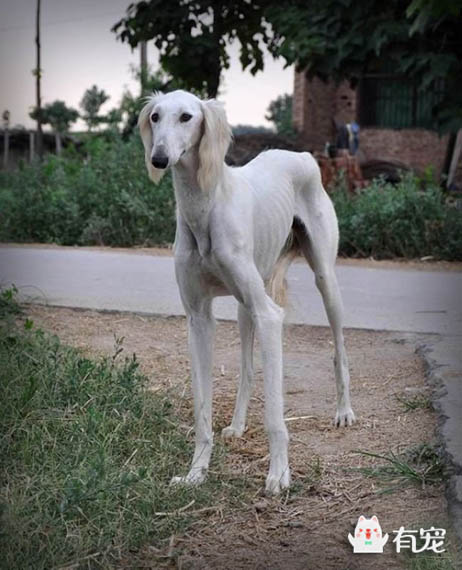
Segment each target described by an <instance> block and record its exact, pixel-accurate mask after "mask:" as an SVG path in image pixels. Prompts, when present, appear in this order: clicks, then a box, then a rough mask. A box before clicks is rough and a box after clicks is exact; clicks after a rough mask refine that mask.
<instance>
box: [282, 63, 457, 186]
mask: <svg viewBox="0 0 462 570" xmlns="http://www.w3.org/2000/svg"><path fill="white" fill-rule="evenodd" d="M438 96H439V95H438V93H437V92H436V93H432V94H430V96H429V95H428V94H427V95H426V96H425V97H426V98H425V99H422V97H421V96H420V94H419V92H418V90H417V89H416V86H415V85H413V84H412V83H411V82H406V80H405V79H404V80H403V78H402V77H401V78H397V77H393V76H391V75H388V76H386V75H385V76H384V75H382V76H376V77H373V76H371V77H368V78H366V80H364V81H362V82H360V84H359V86H358V87H357V88H356V89H351V87H350V86H349V84H348V83H347V82H345V83H341V84H340V85H336V84H335V83H334V82H329V83H325V82H323V81H322V80H320V79H318V78H314V79H308V78H307V77H306V76H305V74H304V73H303V72H301V73H295V84H294V99H293V121H294V126H295V128H296V129H297V131H298V132H299V134H300V136H301V138H302V139H303V142H304V144H305V145H306V146H307V148H308V149H309V150H311V151H322V150H323V149H324V147H325V143H326V142H331V143H334V142H335V140H336V129H335V124H334V120H335V121H337V122H338V123H350V122H352V121H356V122H357V123H359V125H360V127H361V130H360V134H359V141H360V142H359V147H360V153H359V158H360V162H364V161H368V160H375V159H378V160H385V161H392V162H399V163H404V164H405V165H406V166H409V167H411V168H413V169H414V170H416V171H417V172H419V173H421V172H423V170H424V169H425V168H426V167H427V166H428V165H429V164H431V165H433V168H434V172H435V174H436V175H437V176H439V175H440V174H441V172H442V170H443V168H444V166H445V161H446V153H447V147H448V138H449V137H448V135H444V136H439V135H438V133H437V132H436V131H435V130H432V128H431V121H432V118H431V107H432V105H433V103H434V98H435V97H438ZM457 178H459V176H458V177H457Z"/></svg>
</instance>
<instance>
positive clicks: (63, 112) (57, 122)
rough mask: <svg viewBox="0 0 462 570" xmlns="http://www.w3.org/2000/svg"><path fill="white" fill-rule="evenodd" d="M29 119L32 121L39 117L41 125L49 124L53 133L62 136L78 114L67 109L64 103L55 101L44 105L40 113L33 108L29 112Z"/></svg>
mask: <svg viewBox="0 0 462 570" xmlns="http://www.w3.org/2000/svg"><path fill="white" fill-rule="evenodd" d="M30 117H31V119H34V121H36V120H38V118H39V117H40V119H41V123H42V124H49V125H51V127H52V129H53V130H54V131H55V132H57V133H61V134H64V133H67V131H68V130H69V129H70V126H71V124H72V123H75V121H76V120H77V119H78V118H79V112H78V111H76V109H73V108H72V107H68V106H67V105H66V103H65V102H64V101H59V100H56V101H53V103H49V104H48V105H45V107H43V108H42V109H41V110H40V112H39V111H38V109H37V108H35V107H34V109H32V111H31V112H30Z"/></svg>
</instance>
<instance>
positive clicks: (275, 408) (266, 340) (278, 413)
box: [252, 295, 290, 495]
mask: <svg viewBox="0 0 462 570" xmlns="http://www.w3.org/2000/svg"><path fill="white" fill-rule="evenodd" d="M252 316H253V319H254V322H255V325H256V329H257V335H258V338H259V340H260V346H261V353H262V363H263V379H264V390H265V424H266V429H267V432H268V438H269V447H270V467H269V473H268V476H267V478H266V492H267V493H268V494H270V495H273V494H278V493H279V492H280V491H281V489H285V488H287V487H289V485H290V470H289V461H288V453H287V448H288V441H289V436H288V433H287V428H286V425H285V422H284V398H283V372H282V324H283V319H284V311H283V309H281V307H279V306H278V305H276V303H274V302H273V301H272V299H270V298H269V297H268V296H266V295H265V297H264V298H263V303H257V304H256V306H255V307H253V310H252Z"/></svg>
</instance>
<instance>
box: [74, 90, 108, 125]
mask: <svg viewBox="0 0 462 570" xmlns="http://www.w3.org/2000/svg"><path fill="white" fill-rule="evenodd" d="M108 99H109V95H108V94H107V93H105V91H104V90H103V89H98V87H97V86H96V85H93V86H92V87H90V89H87V90H86V91H85V93H84V94H83V97H82V100H81V101H80V108H81V109H82V111H83V114H82V119H83V120H84V121H85V122H86V123H87V126H88V130H89V131H91V130H92V128H94V127H96V126H97V125H98V124H99V123H101V122H102V118H101V117H100V116H99V115H98V113H99V111H100V109H101V106H102V105H103V104H104V103H105V102H106V101H107V100H108Z"/></svg>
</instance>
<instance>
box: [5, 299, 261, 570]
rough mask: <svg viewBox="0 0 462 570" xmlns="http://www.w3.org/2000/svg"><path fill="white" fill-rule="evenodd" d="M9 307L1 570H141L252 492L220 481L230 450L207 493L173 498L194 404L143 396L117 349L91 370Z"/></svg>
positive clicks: (184, 492)
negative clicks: (216, 510)
mask: <svg viewBox="0 0 462 570" xmlns="http://www.w3.org/2000/svg"><path fill="white" fill-rule="evenodd" d="M11 295H12V294H10V293H3V295H2V299H3V301H5V302H4V303H3V305H0V306H3V310H2V313H1V321H0V323H1V324H0V327H1V329H0V390H1V393H0V437H1V439H0V456H1V457H2V467H3V469H2V472H1V475H0V514H1V532H0V567H2V568H8V569H10V568H21V569H23V568H34V569H42V568H43V569H49V568H55V567H61V566H66V565H75V566H73V567H75V568H79V567H85V568H103V567H104V568H107V567H114V566H116V565H117V564H118V563H120V561H121V560H123V559H125V558H127V557H128V558H129V559H130V561H131V563H135V561H136V560H137V559H138V557H140V556H142V552H143V548H145V547H146V546H148V545H153V546H156V547H161V546H162V545H165V543H166V541H167V542H168V538H169V537H170V536H171V535H172V534H174V533H179V532H182V531H184V530H185V529H186V528H188V527H189V526H190V525H191V524H192V523H193V522H195V521H197V520H198V518H199V516H203V514H202V515H199V514H197V515H196V514H195V513H194V511H196V510H199V509H201V508H204V507H210V506H215V505H217V504H218V503H221V504H223V505H225V506H226V505H227V506H228V507H232V505H233V504H237V503H239V501H241V500H242V497H243V496H244V493H245V492H249V490H250V491H251V492H255V484H253V486H252V484H250V483H249V482H248V481H244V480H243V479H242V478H238V479H237V480H234V479H233V478H232V477H230V476H228V475H227V474H226V472H224V470H223V450H222V449H221V450H220V449H219V450H218V453H216V454H215V456H214V457H215V459H214V464H213V465H212V469H211V471H212V475H211V476H210V479H209V480H208V482H207V483H206V484H205V485H203V486H200V487H197V488H193V489H191V488H184V487H181V486H173V487H171V486H169V481H170V478H171V477H172V476H173V475H178V474H181V473H185V472H186V470H187V468H188V463H189V461H190V459H191V455H192V448H191V447H192V445H191V439H190V436H188V435H187V430H186V429H185V427H184V421H185V417H186V418H188V419H189V417H190V411H189V403H187V404H186V403H185V401H184V400H181V399H180V398H179V397H178V394H176V393H175V392H152V391H150V390H149V389H147V379H146V378H145V377H144V376H143V375H142V374H140V372H139V370H138V362H137V360H136V357H135V355H132V356H128V357H126V358H125V359H123V353H121V350H122V347H121V344H120V342H117V343H116V346H115V350H114V356H113V357H111V358H102V359H98V360H92V359H89V358H86V357H84V356H82V354H81V353H79V352H78V351H77V350H75V349H72V348H69V347H67V346H64V345H63V344H62V343H61V342H60V341H59V339H58V338H57V337H55V336H51V335H49V334H46V333H44V332H43V331H41V330H35V327H34V326H33V324H32V322H31V321H30V320H25V321H24V319H23V320H22V321H21V324H15V322H14V317H15V316H16V315H17V314H18V311H19V308H18V307H17V305H15V303H14V300H13V299H12V298H11ZM119 361H120V362H119ZM181 426H183V427H181Z"/></svg>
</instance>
